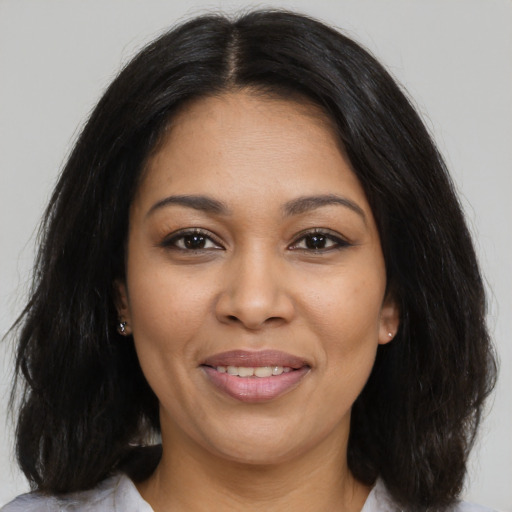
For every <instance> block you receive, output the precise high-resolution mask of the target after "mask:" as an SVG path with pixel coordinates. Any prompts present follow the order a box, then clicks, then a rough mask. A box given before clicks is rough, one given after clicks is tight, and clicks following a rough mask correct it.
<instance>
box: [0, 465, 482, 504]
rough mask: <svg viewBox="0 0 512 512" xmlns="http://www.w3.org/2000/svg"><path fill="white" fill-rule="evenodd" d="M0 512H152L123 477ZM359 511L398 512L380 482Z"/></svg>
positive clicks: (20, 500) (29, 497)
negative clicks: (88, 488)
mask: <svg viewBox="0 0 512 512" xmlns="http://www.w3.org/2000/svg"><path fill="white" fill-rule="evenodd" d="M0 512H154V511H153V509H152V508H151V507H150V505H149V503H148V502H147V501H144V499H143V498H142V496H141V495H140V494H139V492H138V491H137V488H136V487H135V485H134V484H133V482H132V481H131V480H130V479H129V478H128V477H127V476H126V475H124V474H119V475H116V476H113V477H112V478H109V479H107V480H104V481H103V482H101V483H100V484H99V485H98V486H97V487H95V488H94V489H91V490H89V491H82V492H77V493H71V494H67V495H66V496H62V497H54V496H41V495H40V494H37V493H28V494H23V495H21V496H18V497H17V498H16V499H15V500H14V501H11V503H8V504H7V505H5V507H3V508H2V509H1V510H0ZM361 512H400V509H399V507H397V506H396V505H395V504H394V503H393V500H392V498H391V496H390V495H389V493H388V491H387V489H386V487H385V486H384V484H383V483H382V481H381V480H378V481H377V483H376V484H375V486H374V487H373V489H372V490H371V492H370V494H369V495H368V498H367V499H366V502H365V504H364V506H363V509H362V510H361ZM450 512H492V511H491V509H488V508H484V507H481V506H479V505H473V504H471V503H464V502H460V503H458V504H457V505H456V506H455V507H454V508H453V509H452V510H451V511H450Z"/></svg>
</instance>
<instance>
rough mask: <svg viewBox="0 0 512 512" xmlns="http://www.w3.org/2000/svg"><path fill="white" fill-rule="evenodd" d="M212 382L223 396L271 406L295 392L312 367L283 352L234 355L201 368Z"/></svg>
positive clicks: (212, 360)
mask: <svg viewBox="0 0 512 512" xmlns="http://www.w3.org/2000/svg"><path fill="white" fill-rule="evenodd" d="M201 368H202V369H203V371H204V373H205V375H206V376H207V377H208V381H209V382H210V383H211V384H212V385H213V386H214V387H215V388H216V389H217V390H219V391H221V392H222V393H223V394H227V395H229V396H230V397H231V398H234V399H236V400H239V401H242V402H253V403H258V402H267V401H270V400H274V399H276V398H278V397H280V396H282V395H284V394H286V393H288V392H289V391H291V390H293V389H295V388H296V387H297V386H298V385H299V384H300V382H301V381H302V379H303V377H305V375H307V374H308V373H309V370H310V369H311V366H310V365H309V364H308V363H307V362H305V361H304V360H303V359H301V358H298V357H296V356H293V355H291V354H286V353H284V352H279V351H273V350H272V351H271V350H265V351H259V352H251V351H243V350H237V351H231V352H224V353H222V354H217V355H215V356H212V357H210V358H208V359H207V360H205V362H204V363H203V364H201Z"/></svg>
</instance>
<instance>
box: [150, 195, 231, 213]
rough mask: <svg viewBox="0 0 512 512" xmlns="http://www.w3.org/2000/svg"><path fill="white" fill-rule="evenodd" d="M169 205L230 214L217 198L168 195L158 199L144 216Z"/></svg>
mask: <svg viewBox="0 0 512 512" xmlns="http://www.w3.org/2000/svg"><path fill="white" fill-rule="evenodd" d="M171 205H179V206H185V207H187V208H192V209H194V210H200V211H203V212H206V213H212V214H216V215H229V214H230V210H229V208H228V207H227V206H226V205H225V204H224V203H222V202H221V201H218V200H217V199H213V198H211V197H208V196H198V195H186V196H169V197H166V198H164V199H162V200H160V201H158V202H157V203H155V204H154V205H153V206H152V207H151V208H150V209H149V211H148V213H147V214H146V216H149V215H151V214H152V213H154V212H155V211H156V210H160V209H161V208H165V207H166V206H171Z"/></svg>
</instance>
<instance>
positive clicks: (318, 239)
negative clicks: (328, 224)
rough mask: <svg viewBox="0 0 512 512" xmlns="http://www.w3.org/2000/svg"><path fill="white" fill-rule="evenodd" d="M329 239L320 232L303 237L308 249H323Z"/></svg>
mask: <svg viewBox="0 0 512 512" xmlns="http://www.w3.org/2000/svg"><path fill="white" fill-rule="evenodd" d="M328 242H329V239H328V238H327V237H326V236H325V235H322V234H313V235H307V236H305V237H304V243H305V245H306V247H307V248H308V249H325V247H326V245H327V243H328Z"/></svg>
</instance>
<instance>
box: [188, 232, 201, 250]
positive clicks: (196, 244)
mask: <svg viewBox="0 0 512 512" xmlns="http://www.w3.org/2000/svg"><path fill="white" fill-rule="evenodd" d="M205 241H206V239H205V237H204V236H203V235H189V236H186V237H185V240H184V242H185V247H187V249H202V248H203V247H204V244H205Z"/></svg>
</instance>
